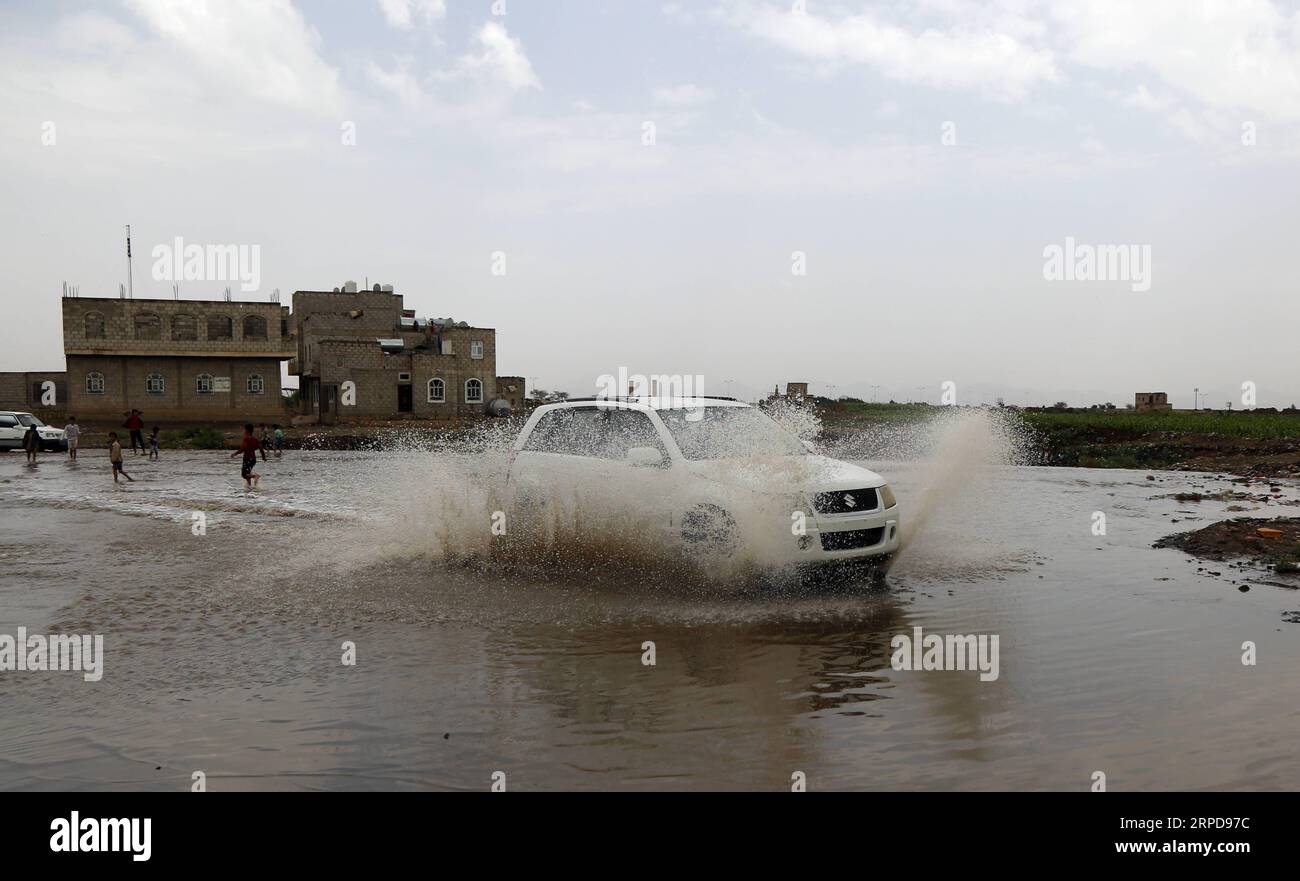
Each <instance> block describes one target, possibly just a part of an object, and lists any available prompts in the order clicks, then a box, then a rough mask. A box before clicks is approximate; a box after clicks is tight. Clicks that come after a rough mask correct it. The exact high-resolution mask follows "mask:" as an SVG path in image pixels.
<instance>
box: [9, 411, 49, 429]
mask: <svg viewBox="0 0 1300 881" xmlns="http://www.w3.org/2000/svg"><path fill="white" fill-rule="evenodd" d="M14 415H15V416H16V417H17V419H18V421H19V422H21V423H22V424H23V425H25V426H27V427H28V428H30V427H31V426H33V425H35V426H36V427H37V428H43V427H44V426H45V423H44V422H42V421H41V420H39V419H37V418H36V417H35V416H33V415H31V414H30V413H16V414H14Z"/></svg>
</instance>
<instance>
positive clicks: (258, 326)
mask: <svg viewBox="0 0 1300 881" xmlns="http://www.w3.org/2000/svg"><path fill="white" fill-rule="evenodd" d="M244 339H246V340H264V339H266V319H265V318H263V317H262V316H261V315H246V316H245V317H244Z"/></svg>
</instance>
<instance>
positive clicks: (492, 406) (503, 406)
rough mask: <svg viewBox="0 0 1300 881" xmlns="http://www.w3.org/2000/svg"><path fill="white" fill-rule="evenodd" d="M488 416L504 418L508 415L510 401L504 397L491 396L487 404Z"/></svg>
mask: <svg viewBox="0 0 1300 881" xmlns="http://www.w3.org/2000/svg"><path fill="white" fill-rule="evenodd" d="M487 412H488V415H489V416H496V417H498V418H504V417H506V416H509V415H510V402H509V401H507V400H506V399H505V398H493V399H492V400H491V401H490V402H489V403H488V405H487Z"/></svg>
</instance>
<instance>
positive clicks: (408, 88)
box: [366, 61, 426, 107]
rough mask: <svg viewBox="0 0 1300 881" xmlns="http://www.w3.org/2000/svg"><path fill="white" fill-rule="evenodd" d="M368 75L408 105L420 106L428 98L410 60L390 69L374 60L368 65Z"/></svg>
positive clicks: (372, 80) (375, 82)
mask: <svg viewBox="0 0 1300 881" xmlns="http://www.w3.org/2000/svg"><path fill="white" fill-rule="evenodd" d="M366 76H367V77H368V78H369V79H370V81H371V82H373V83H374V84H375V85H377V86H379V87H380V88H382V89H384V90H385V91H388V92H391V93H392V94H394V95H396V96H397V98H398V99H399V100H400V101H401V102H402V103H403V104H405V105H406V106H407V107H416V106H419V105H420V104H423V103H424V102H425V100H426V96H425V94H424V89H423V88H422V87H421V85H420V81H419V79H418V78H417V77H416V76H415V75H414V74H412V73H411V71H410V66H409V62H406V61H401V62H399V63H398V65H397V67H396V68H395V69H393V70H391V71H389V70H384V69H383V68H382V67H380V66H379V65H378V64H375V63H374V62H373V61H372V62H370V64H369V65H368V66H367V67H366Z"/></svg>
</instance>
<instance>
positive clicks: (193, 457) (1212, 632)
mask: <svg viewBox="0 0 1300 881" xmlns="http://www.w3.org/2000/svg"><path fill="white" fill-rule="evenodd" d="M218 457H219V454H199V453H194V454H172V455H171V456H168V457H165V458H164V460H163V462H162V463H160V467H156V468H154V469H153V470H146V468H145V466H144V465H143V464H138V465H136V466H135V467H136V469H137V470H138V471H139V472H141V474H140V475H139V476H140V477H141V478H142V481H141V482H142V484H143V486H141V487H140V488H139V491H138V492H135V491H128V492H115V491H114V490H113V489H112V488H111V478H109V480H110V483H109V484H107V485H104V478H105V477H106V475H105V474H101V473H99V470H106V469H99V470H96V469H94V468H92V467H90V466H88V465H87V464H85V463H83V464H82V466H80V468H79V469H76V470H73V469H69V468H67V467H66V466H63V465H61V464H58V463H56V462H54V461H47V462H46V463H45V464H42V465H41V466H40V467H39V469H36V470H35V471H33V470H31V469H26V468H25V467H23V466H22V464H21V462H20V461H19V460H17V458H16V457H9V458H5V459H0V469H2V470H0V479H3V480H5V481H7V482H5V483H2V484H0V502H2V503H3V505H2V506H0V525H2V526H3V533H2V535H3V537H2V538H0V566H2V569H0V572H2V573H3V574H0V632H4V633H12V632H13V629H14V628H15V627H16V626H18V625H20V624H22V625H25V626H27V627H28V628H29V629H31V630H33V631H36V630H42V629H43V630H45V631H48V632H95V633H103V634H104V635H105V643H106V654H107V658H106V673H105V676H104V679H103V680H102V681H101V682H99V683H94V684H88V683H83V682H82V681H81V679H80V677H79V676H76V677H74V676H72V675H64V674H43V675H38V674H30V673H28V674H18V673H14V672H9V673H3V674H0V703H2V704H3V706H4V708H5V717H6V726H5V728H4V731H3V732H0V786H3V787H4V788H26V787H44V788H69V787H75V788H171V789H181V788H188V786H189V780H190V776H189V775H190V773H191V771H193V770H204V771H205V772H206V773H207V775H208V781H209V787H210V788H211V789H214V790H215V789H223V788H225V789H230V788H283V789H293V788H326V789H333V788H377V789H387V788H462V789H483V788H486V787H487V786H488V783H489V781H490V775H491V772H492V771H494V770H504V771H505V772H506V773H507V776H508V779H509V785H510V788H512V789H546V788H589V789H596V788H610V789H627V788H690V789H705V788H709V789H730V788H764V789H780V788H788V787H789V785H790V779H791V774H792V773H794V772H795V771H802V772H804V773H806V774H807V776H808V782H809V787H810V788H821V789H829V788H854V789H903V788H933V789H941V788H957V789H1017V788H1043V789H1077V790H1080V791H1083V790H1085V789H1086V787H1087V786H1088V784H1089V780H1090V775H1091V773H1092V772H1093V771H1094V770H1104V771H1105V772H1106V773H1107V777H1108V780H1109V782H1110V786H1111V788H1112V789H1143V788H1175V787H1177V788H1203V787H1225V788H1295V787H1296V786H1297V785H1300V765H1298V764H1297V759H1296V758H1295V751H1294V748H1293V744H1294V735H1295V733H1296V731H1297V730H1300V726H1298V725H1297V722H1300V717H1298V716H1297V713H1298V712H1300V711H1297V710H1296V707H1297V706H1300V702H1297V700H1296V698H1297V697H1298V696H1300V693H1298V692H1297V680H1296V677H1295V675H1294V671H1295V670H1296V669H1297V662H1298V661H1300V650H1298V649H1297V643H1296V639H1295V634H1296V633H1297V631H1296V630H1295V625H1290V624H1286V623H1284V622H1283V620H1282V617H1281V613H1282V612H1283V611H1285V610H1288V609H1296V608H1300V600H1297V598H1296V595H1295V593H1294V592H1289V591H1287V590H1285V589H1282V588H1275V587H1269V586H1266V585H1257V586H1255V587H1254V588H1253V589H1252V590H1251V591H1250V592H1249V593H1240V592H1238V591H1237V590H1236V589H1235V588H1234V587H1233V586H1232V585H1230V584H1228V583H1226V582H1225V581H1223V580H1222V579H1214V578H1207V577H1205V576H1204V575H1203V574H1197V572H1196V565H1195V564H1194V563H1191V562H1190V561H1189V560H1188V559H1186V558H1184V557H1183V556H1181V555H1180V554H1179V553H1177V552H1173V551H1156V550H1152V549H1151V548H1150V543H1151V541H1153V540H1154V539H1155V538H1157V537H1159V536H1161V535H1164V534H1167V533H1168V532H1172V531H1176V530H1177V529H1180V528H1186V527H1188V526H1192V527H1194V526H1195V525H1197V524H1196V523H1195V522H1189V518H1192V517H1201V518H1205V520H1204V522H1209V520H1210V519H1213V518H1214V517H1216V516H1222V512H1221V510H1220V509H1221V506H1212V505H1210V504H1208V503H1207V504H1203V505H1201V506H1199V507H1198V508H1197V509H1196V510H1195V511H1192V512H1190V513H1179V512H1180V510H1182V509H1184V508H1186V507H1187V506H1186V505H1184V504H1182V503H1179V502H1178V501H1176V500H1174V499H1171V498H1157V496H1162V495H1168V494H1170V493H1173V492H1175V491H1176V490H1178V489H1179V488H1181V487H1182V486H1183V485H1184V484H1188V485H1190V484H1192V483H1196V484H1198V485H1207V486H1208V485H1209V484H1213V483H1214V481H1212V480H1209V479H1206V478H1202V477H1199V476H1193V475H1188V476H1166V477H1167V480H1166V481H1165V482H1163V483H1161V484H1160V485H1159V486H1158V487H1153V486H1152V485H1151V484H1150V483H1149V482H1146V481H1145V480H1144V475H1143V474H1141V473H1134V472H1088V471H1081V470H1063V469H1015V468H1009V469H1005V470H1003V471H1001V472H999V473H997V474H996V475H993V476H992V478H991V479H990V480H989V481H987V482H985V483H983V484H981V486H980V487H979V488H978V490H977V491H976V492H975V493H974V494H973V495H970V496H966V497H963V498H960V499H958V498H954V499H952V500H950V504H948V505H944V504H941V503H939V504H938V509H939V511H938V514H937V515H936V516H935V517H934V519H933V521H932V522H931V523H930V524H929V525H928V527H927V530H926V531H925V533H924V535H922V536H921V537H919V538H918V540H917V542H916V543H915V544H914V545H913V547H911V548H910V549H909V551H908V553H907V554H905V555H904V556H903V558H902V560H901V561H900V563H899V564H898V566H897V567H896V568H895V569H894V570H893V571H892V572H891V574H890V576H889V579H888V581H887V583H886V584H885V585H883V586H873V585H872V584H871V583H870V582H869V581H867V580H863V581H861V582H845V581H832V583H829V584H827V583H823V584H811V585H810V584H805V583H801V582H790V583H778V584H775V585H769V584H762V585H758V586H755V585H747V586H744V587H743V588H737V587H736V586H734V585H732V586H717V585H714V586H709V585H697V584H689V583H678V582H669V583H665V582H662V581H659V580H656V578H655V577H654V573H652V572H651V573H647V572H644V571H641V572H631V573H629V572H619V571H617V570H616V569H612V568H611V569H609V570H607V571H597V570H591V569H589V570H588V571H586V572H583V573H580V574H574V573H568V574H562V575H557V574H555V573H549V572H547V571H545V570H522V569H511V570H502V569H501V568H499V567H497V566H495V565H494V564H492V563H491V562H482V561H476V562H473V563H469V564H456V563H448V562H444V561H441V560H439V559H438V558H437V557H436V555H430V554H429V553H427V548H423V547H420V546H418V545H416V544H413V542H414V541H415V539H413V538H410V537H411V536H419V534H420V528H419V527H420V526H421V524H420V523H419V522H418V517H417V516H416V515H414V514H412V513H411V512H412V511H418V510H420V509H419V507H418V501H419V500H418V499H416V500H412V499H410V498H408V497H406V496H403V495H401V494H400V493H396V492H392V491H390V490H391V488H392V485H393V484H394V483H400V482H401V481H403V480H408V481H409V473H410V470H409V469H410V468H411V467H412V463H413V462H419V461H420V460H419V459H418V457H415V456H408V457H403V456H401V455H392V456H387V455H378V456H374V455H371V456H363V455H358V454H323V453H322V454H294V456H293V457H292V458H291V459H286V460H283V461H282V462H279V463H271V465H269V466H267V467H266V475H267V477H266V478H265V480H264V482H263V487H264V489H263V491H262V492H260V493H258V494H257V495H255V496H249V495H247V494H244V493H243V492H242V491H241V490H239V489H238V487H237V484H236V480H237V476H238V475H237V473H234V472H231V471H230V469H229V468H228V467H227V464H228V463H226V462H224V461H221V460H220V459H219V458H218ZM132 464H133V463H130V462H128V468H131V467H132ZM869 464H870V463H869ZM870 467H874V468H876V469H877V470H879V471H881V472H882V473H885V474H886V475H888V476H889V477H890V478H891V480H892V481H893V482H895V484H896V485H897V486H898V488H899V493H900V496H902V497H903V498H904V500H906V499H907V497H908V493H909V492H910V493H915V492H916V488H917V481H918V480H920V476H919V473H920V472H919V470H918V468H917V467H916V466H912V465H908V464H905V463H895V464H889V463H876V464H870ZM1293 492H1294V490H1293V488H1288V490H1287V494H1288V495H1290V494H1293ZM384 498H393V499H397V500H398V501H397V502H395V504H398V505H399V506H400V507H399V508H398V510H396V511H385V509H384V508H383V507H382V502H381V501H380V500H382V499H384ZM413 505H414V506H415V507H412V506H413ZM192 510H205V511H207V512H209V514H210V515H211V516H210V519H209V521H208V534H207V535H206V536H205V537H195V536H192V535H191V533H190V521H189V517H190V512H191V511H192ZM1093 510H1107V511H1110V512H1112V513H1111V518H1110V522H1111V528H1110V530H1109V532H1110V534H1109V536H1107V537H1097V536H1094V535H1092V534H1091V531H1090V529H1089V526H1090V523H1091V521H1090V519H1089V515H1090V513H1091V512H1092V511H1093ZM1260 513H1261V514H1271V513H1273V512H1271V511H1261V512H1260ZM390 519H398V520H402V521H405V522H390ZM1172 519H1179V520H1182V521H1183V522H1182V523H1180V524H1179V525H1177V526H1172V525H1170V521H1171V520H1172ZM917 626H920V627H923V628H924V629H925V630H926V631H927V632H935V633H961V634H964V633H996V634H999V635H1000V637H1001V675H1000V676H999V678H998V680H997V681H995V682H988V683H982V682H980V680H979V677H978V674H977V673H975V672H951V673H937V672H923V671H921V672H904V671H895V670H892V669H891V668H890V653H891V650H890V640H891V638H892V637H893V636H894V635H896V634H900V633H910V632H911V631H912V628H913V627H917ZM344 640H351V641H353V642H355V643H356V646H357V664H356V666H355V667H344V666H343V665H342V664H341V663H340V655H341V643H342V642H343V641H344ZM1244 640H1252V641H1255V642H1256V643H1257V644H1258V646H1259V656H1260V659H1261V660H1260V663H1259V664H1258V665H1257V666H1255V667H1243V665H1242V664H1241V662H1240V645H1241V643H1242V642H1243V641H1244ZM646 641H653V642H654V644H655V653H656V664H655V665H654V666H652V667H651V666H645V665H643V664H642V654H643V648H642V646H643V644H644V643H645V642H646Z"/></svg>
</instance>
